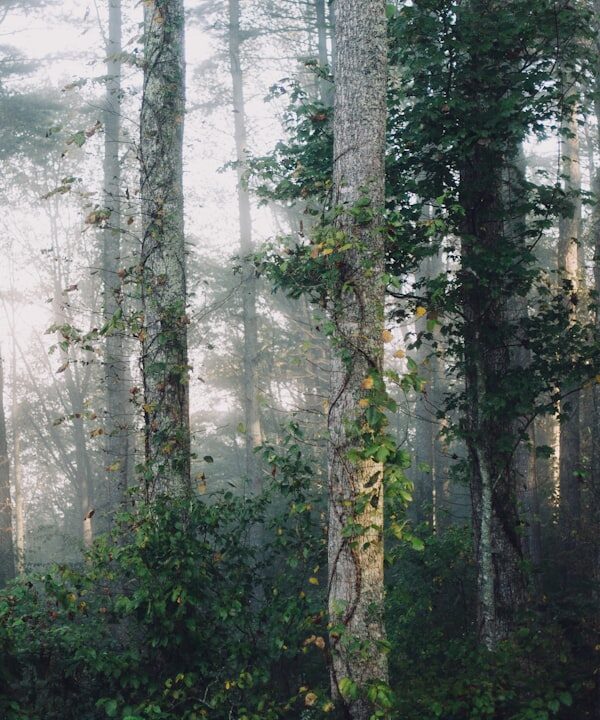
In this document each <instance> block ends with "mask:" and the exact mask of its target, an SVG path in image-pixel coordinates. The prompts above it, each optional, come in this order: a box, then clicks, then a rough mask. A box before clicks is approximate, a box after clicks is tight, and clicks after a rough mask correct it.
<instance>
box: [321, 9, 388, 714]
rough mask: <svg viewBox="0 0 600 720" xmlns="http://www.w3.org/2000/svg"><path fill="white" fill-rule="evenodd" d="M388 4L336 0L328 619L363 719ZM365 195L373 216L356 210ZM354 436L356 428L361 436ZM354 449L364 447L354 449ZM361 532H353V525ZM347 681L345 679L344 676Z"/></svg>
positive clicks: (377, 616)
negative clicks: (339, 251)
mask: <svg viewBox="0 0 600 720" xmlns="http://www.w3.org/2000/svg"><path fill="white" fill-rule="evenodd" d="M385 5H386V4H385V1H384V0H336V2H335V9H336V17H335V28H336V31H335V32H336V53H337V55H336V61H335V111H334V151H333V156H334V165H333V201H334V204H335V206H336V207H339V208H341V209H342V212H341V213H340V215H339V217H338V220H337V224H338V229H339V230H340V231H341V232H342V233H343V234H344V236H345V239H344V242H346V243H348V242H350V243H352V245H353V249H352V250H350V251H347V252H345V253H344V254H343V256H342V257H341V259H340V260H338V261H337V263H338V267H339V273H340V280H339V282H338V283H336V286H335V287H334V288H331V298H330V308H329V311H330V316H331V319H332V321H333V323H334V325H335V328H336V330H335V335H334V342H335V346H336V347H335V350H334V354H333V359H332V372H331V396H330V409H329V416H328V430H329V438H330V442H329V507H330V510H329V543H328V558H329V615H330V621H331V623H332V632H331V636H330V637H331V655H332V665H331V673H332V689H333V692H334V695H335V696H336V697H340V692H339V691H340V688H342V690H343V688H344V687H345V686H346V681H348V682H351V683H355V684H356V686H357V687H358V689H359V694H358V696H357V697H354V696H352V697H348V696H346V698H345V699H344V703H345V707H346V714H347V715H348V717H350V718H352V720H367V719H368V718H369V717H370V716H371V713H372V710H373V709H372V706H371V703H370V702H368V700H367V699H366V698H365V695H364V690H365V688H366V687H367V686H368V685H369V684H371V683H376V682H383V683H387V678H388V663H387V656H386V653H385V650H384V648H383V644H384V643H383V641H384V640H385V627H384V607H383V606H384V582H383V580H384V577H383V484H382V476H383V466H382V464H380V463H377V462H375V461H374V460H365V459H350V457H349V453H350V451H351V450H353V449H356V448H357V446H358V449H359V451H360V449H361V448H360V442H359V440H358V439H357V432H356V430H355V431H354V432H353V430H352V427H353V426H354V427H356V425H357V424H359V425H360V423H361V422H362V420H361V417H362V413H361V410H360V406H359V401H360V400H361V399H367V398H365V395H366V394H367V391H366V388H368V387H369V386H370V384H371V382H374V379H373V375H374V376H375V377H376V378H378V377H380V375H379V374H380V372H381V369H382V363H383V330H384V324H383V323H384V301H385V283H384V280H383V273H384V270H385V262H384V261H385V258H384V245H383V237H382V235H381V232H380V230H379V229H378V226H379V223H380V217H381V213H382V210H383V207H384V202H385V165H384V150H385V127H386V115H387V108H386V74H387V48H386V18H385ZM365 198H368V201H369V203H370V204H369V208H370V212H371V213H372V218H371V219H370V220H368V219H365V218H363V219H362V220H363V221H361V220H360V219H359V218H356V217H355V214H353V213H352V209H353V207H354V206H355V204H356V203H357V202H359V201H363V202H364V201H365ZM358 434H359V433H358ZM359 454H360V453H359ZM357 527H358V528H361V530H360V532H359V534H358V536H355V534H354V533H355V530H353V528H357ZM342 681H344V682H342Z"/></svg>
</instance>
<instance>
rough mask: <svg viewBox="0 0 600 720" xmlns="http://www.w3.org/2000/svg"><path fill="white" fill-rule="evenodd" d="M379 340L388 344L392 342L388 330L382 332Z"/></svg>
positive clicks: (391, 336) (392, 337)
mask: <svg viewBox="0 0 600 720" xmlns="http://www.w3.org/2000/svg"><path fill="white" fill-rule="evenodd" d="M381 339H382V340H383V342H384V343H389V342H392V340H393V339H394V336H393V335H392V333H391V332H390V331H389V330H384V331H383V332H382V333H381Z"/></svg>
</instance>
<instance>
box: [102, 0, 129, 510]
mask: <svg viewBox="0 0 600 720" xmlns="http://www.w3.org/2000/svg"><path fill="white" fill-rule="evenodd" d="M121 53H122V42H121V0H108V36H107V43H106V55H107V58H106V66H107V67H106V70H107V76H106V99H105V108H104V210H105V214H106V220H105V227H104V229H103V230H102V267H103V276H104V277H103V284H104V321H105V323H107V324H108V325H109V326H111V327H112V330H109V331H108V333H107V336H106V344H105V357H104V382H105V393H106V417H105V425H106V468H107V472H108V491H109V492H108V495H109V497H110V498H112V497H116V498H117V500H118V501H119V502H122V500H123V498H124V494H125V491H126V489H127V486H128V484H129V482H128V469H129V456H130V447H129V445H130V435H131V429H130V420H131V418H130V412H129V403H128V399H129V397H128V387H127V380H128V369H129V368H128V358H127V356H126V348H125V346H124V336H123V331H122V330H121V323H120V322H119V318H118V317H117V314H118V313H120V314H121V315H122V314H123V303H122V280H121V277H120V275H119V271H120V270H121V269H122V260H121V256H122V233H123V222H122V217H121V191H122V190H121V159H120V148H121V144H120V143H121V112H122V102H121V93H122V90H121ZM115 485H116V493H114V492H113V486H115Z"/></svg>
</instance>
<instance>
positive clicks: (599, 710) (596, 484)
mask: <svg viewBox="0 0 600 720" xmlns="http://www.w3.org/2000/svg"><path fill="white" fill-rule="evenodd" d="M594 14H595V26H596V27H595V30H596V57H597V58H600V0H594ZM595 91H596V92H595V100H594V111H595V115H596V138H595V145H596V148H597V149H599V150H600V59H598V60H597V66H596V77H595ZM592 156H593V152H592ZM592 190H593V192H594V195H595V200H596V205H595V206H594V210H593V215H592V242H593V244H594V290H595V291H596V296H597V297H600V169H598V170H597V171H596V172H595V173H594V176H593V184H592ZM595 320H596V331H597V332H598V333H599V334H600V310H597V311H596V318H595ZM592 403H593V413H594V417H593V425H592V433H591V446H592V448H591V456H592V462H591V473H590V488H589V498H590V500H589V502H590V508H589V522H590V525H591V538H592V542H591V550H592V563H591V564H592V592H591V595H592V602H593V603H594V605H595V607H596V608H597V610H596V613H595V618H594V624H595V637H594V639H593V642H592V643H591V644H592V645H593V646H598V644H599V638H600V384H598V383H596V384H595V385H594V388H593V391H592ZM595 683H596V697H595V713H596V716H597V717H600V674H599V673H596V676H595Z"/></svg>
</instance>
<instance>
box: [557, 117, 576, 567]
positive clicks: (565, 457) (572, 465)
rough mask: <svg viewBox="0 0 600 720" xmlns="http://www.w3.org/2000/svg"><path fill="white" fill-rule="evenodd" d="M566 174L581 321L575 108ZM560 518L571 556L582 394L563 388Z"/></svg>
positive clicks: (564, 257) (568, 270)
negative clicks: (570, 205)
mask: <svg viewBox="0 0 600 720" xmlns="http://www.w3.org/2000/svg"><path fill="white" fill-rule="evenodd" d="M563 132H564V133H565V134H564V138H563V146H562V163H563V166H562V172H563V175H564V176H565V180H564V184H565V191H566V192H567V193H573V196H572V198H571V200H572V203H573V208H572V211H571V212H570V213H569V214H568V215H567V216H565V217H562V218H561V220H560V223H559V242H558V271H559V276H560V279H561V281H562V285H563V294H564V296H565V312H567V313H568V315H569V317H570V318H571V321H572V322H576V321H577V300H576V297H577V293H578V291H579V289H580V288H579V283H580V277H579V273H580V268H579V236H580V231H581V199H580V197H579V192H580V191H581V166H580V164H579V136H578V125H577V108H576V107H575V106H573V108H572V110H571V112H569V115H568V117H567V118H566V119H565V120H564V122H563ZM560 392H561V395H562V396H563V397H564V399H563V400H562V401H561V408H560V410H561V415H562V418H561V423H560V466H559V467H560V470H559V495H560V505H559V518H560V525H561V529H562V533H563V537H564V539H565V548H566V550H567V552H568V553H569V551H570V550H571V551H572V550H573V548H574V543H575V541H576V535H577V533H578V531H579V527H580V521H581V475H580V471H581V438H580V419H579V413H580V391H579V390H578V389H577V388H572V387H561V388H560Z"/></svg>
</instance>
